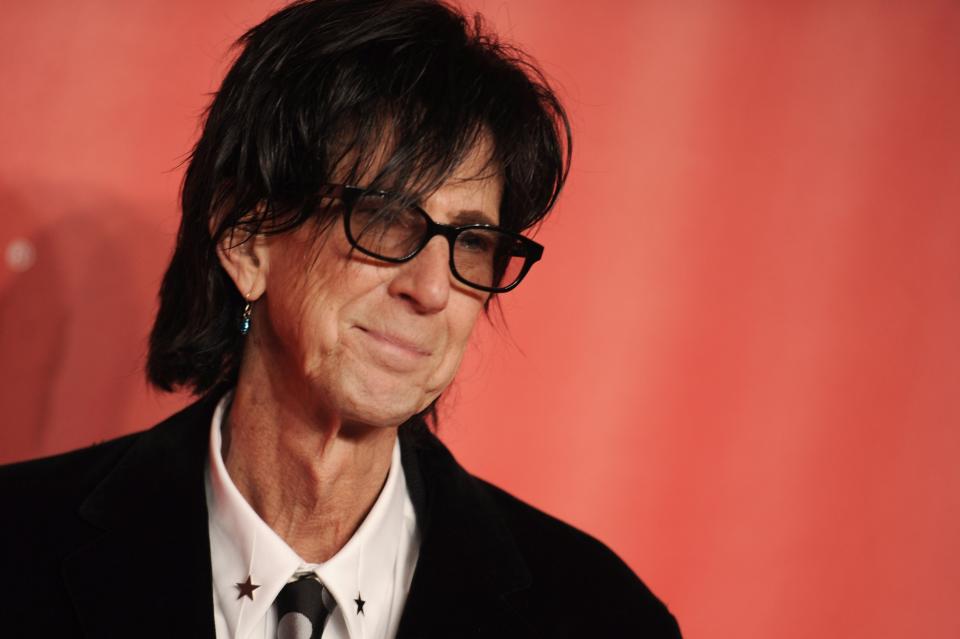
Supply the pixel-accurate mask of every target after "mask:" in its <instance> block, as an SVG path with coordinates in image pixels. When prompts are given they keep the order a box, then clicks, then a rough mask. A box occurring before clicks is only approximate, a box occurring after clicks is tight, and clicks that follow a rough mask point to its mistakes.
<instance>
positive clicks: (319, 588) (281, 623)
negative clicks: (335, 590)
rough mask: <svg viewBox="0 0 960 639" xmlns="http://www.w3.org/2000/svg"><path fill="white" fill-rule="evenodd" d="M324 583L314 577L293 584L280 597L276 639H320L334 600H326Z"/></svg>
mask: <svg viewBox="0 0 960 639" xmlns="http://www.w3.org/2000/svg"><path fill="white" fill-rule="evenodd" d="M323 591H324V588H323V584H321V583H320V582H319V581H317V578H316V576H314V575H304V576H302V577H300V578H299V579H297V580H296V581H291V582H290V583H288V584H287V585H286V586H284V587H283V590H281V591H280V594H279V595H277V599H276V602H275V603H276V606H277V639H319V638H320V636H321V635H322V634H323V625H324V623H326V620H327V615H328V614H330V610H332V609H333V606H334V602H333V598H332V597H330V596H329V594H328V595H327V596H326V602H325V601H324V592H323Z"/></svg>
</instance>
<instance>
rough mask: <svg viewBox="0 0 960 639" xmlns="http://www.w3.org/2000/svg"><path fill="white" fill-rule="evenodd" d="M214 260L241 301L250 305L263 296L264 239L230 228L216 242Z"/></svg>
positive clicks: (267, 262)
mask: <svg viewBox="0 0 960 639" xmlns="http://www.w3.org/2000/svg"><path fill="white" fill-rule="evenodd" d="M217 257H218V258H219V259H220V264H221V265H222V266H223V270H225V271H226V272H227V274H228V275H229V276H230V279H232V280H233V283H234V284H235V285H236V287H237V290H238V291H240V294H241V295H242V296H243V297H244V299H246V300H247V301H248V302H252V301H254V300H257V299H259V298H260V296H261V295H263V293H264V292H265V291H266V288H267V272H268V270H269V267H270V252H269V249H268V247H267V241H266V237H264V236H263V235H261V234H254V235H250V234H248V233H245V232H244V231H242V230H239V229H231V230H230V231H228V232H227V233H226V234H224V236H223V238H221V240H220V241H219V242H218V243H217Z"/></svg>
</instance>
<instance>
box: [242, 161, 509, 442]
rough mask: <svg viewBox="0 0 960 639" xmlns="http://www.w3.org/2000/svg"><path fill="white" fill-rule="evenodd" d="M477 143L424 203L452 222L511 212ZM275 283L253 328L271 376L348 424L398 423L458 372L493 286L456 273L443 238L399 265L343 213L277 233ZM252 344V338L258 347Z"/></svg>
mask: <svg viewBox="0 0 960 639" xmlns="http://www.w3.org/2000/svg"><path fill="white" fill-rule="evenodd" d="M485 160H486V155H485V154H484V153H483V149H479V150H477V151H475V152H474V153H473V154H471V155H470V156H469V157H468V158H467V160H466V161H465V162H464V163H463V164H462V165H461V166H460V167H459V169H458V170H457V171H456V172H455V173H454V175H453V176H452V177H451V179H449V180H448V181H447V182H446V183H445V184H444V185H443V186H442V187H441V188H440V189H439V190H437V191H436V192H435V193H433V194H432V195H431V196H430V197H429V198H428V199H427V200H425V201H424V202H422V206H423V208H424V210H426V211H427V213H428V214H429V215H430V216H431V217H432V218H433V219H434V220H435V221H436V222H440V223H445V224H467V223H472V222H478V221H482V222H488V223H491V224H497V223H499V208H500V198H501V195H502V191H503V183H502V177H501V176H500V175H499V173H498V172H497V173H493V172H492V171H490V169H489V167H487V166H485V165H486V162H485ZM267 241H268V251H269V269H268V271H267V275H266V277H267V284H266V291H265V293H264V296H263V298H262V299H261V300H260V301H259V302H258V304H257V308H256V315H255V317H254V329H255V330H254V332H252V333H251V336H250V337H252V338H254V342H255V344H256V347H257V348H258V349H260V351H261V356H263V357H264V358H265V360H266V362H267V370H268V371H269V372H270V375H271V379H274V378H275V376H282V377H281V378H276V379H282V384H283V386H284V387H286V388H287V389H288V390H290V391H292V392H295V393H298V394H299V396H300V397H309V398H311V400H313V401H315V402H316V408H317V409H318V410H323V411H330V412H331V413H332V414H334V415H339V417H340V418H341V419H342V420H343V421H344V423H347V424H352V423H356V424H370V425H374V426H396V425H398V424H399V423H401V422H403V421H404V420H406V419H407V418H408V417H410V416H411V415H413V414H414V413H417V412H419V411H420V410H422V409H424V408H426V407H427V406H428V405H429V404H430V402H432V401H433V400H434V399H435V398H436V397H437V396H438V395H439V394H440V393H441V392H442V391H443V389H444V388H446V387H447V385H448V384H449V383H450V381H451V380H452V379H453V376H454V374H455V373H456V370H457V368H458V366H459V364H460V360H461V359H462V357H463V353H464V349H465V348H466V345H467V341H468V339H469V337H470V333H471V331H472V329H473V326H474V323H475V322H476V320H477V316H478V315H479V314H480V312H481V311H482V310H483V306H484V303H485V301H486V299H487V297H488V295H487V294H486V293H482V292H480V291H477V290H474V289H471V288H469V287H466V286H465V285H463V284H461V283H460V282H458V281H456V280H455V279H454V278H453V276H452V274H451V273H450V267H449V245H448V243H447V240H446V239H444V238H442V237H434V238H432V239H431V240H430V242H429V244H427V246H426V247H424V249H423V250H422V251H421V252H420V253H419V254H418V255H417V256H416V257H415V258H414V259H412V260H410V261H409V262H405V263H402V264H389V263H385V262H382V261H379V260H376V259H374V258H369V257H366V256H364V255H362V254H361V253H359V252H358V251H351V247H350V245H349V243H348V241H347V239H346V236H345V234H344V231H343V225H342V223H341V221H340V220H336V221H335V222H334V223H333V224H332V225H331V226H330V227H329V228H328V229H327V230H326V231H324V232H323V233H322V234H321V235H320V236H319V237H317V233H316V230H315V227H314V226H312V223H310V222H308V223H307V224H303V225H301V226H300V227H299V228H297V229H296V230H294V231H292V232H290V233H285V234H281V235H276V236H271V237H269V238H268V240H267ZM249 346H250V345H249V344H248V347H249Z"/></svg>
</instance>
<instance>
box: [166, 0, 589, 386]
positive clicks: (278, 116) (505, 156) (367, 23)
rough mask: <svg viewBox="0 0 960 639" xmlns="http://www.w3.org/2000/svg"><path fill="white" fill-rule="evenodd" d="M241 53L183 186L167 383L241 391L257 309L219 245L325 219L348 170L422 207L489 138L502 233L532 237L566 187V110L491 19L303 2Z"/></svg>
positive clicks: (361, 1) (425, 3)
mask: <svg viewBox="0 0 960 639" xmlns="http://www.w3.org/2000/svg"><path fill="white" fill-rule="evenodd" d="M236 46H237V48H238V49H239V51H240V52H239V55H238V57H237V59H236V61H235V62H234V64H233V66H232V67H231V69H230V71H229V72H228V73H227V76H226V78H224V81H223V85H222V86H221V88H220V90H219V91H218V92H217V94H216V96H215V97H214V99H213V102H212V103H211V104H210V106H209V108H208V109H207V112H206V116H205V123H204V127H203V133H202V134H201V136H200V140H199V141H198V142H197V145H196V147H195V148H194V150H193V153H192V155H191V157H190V162H189V166H188V168H187V171H186V175H185V177H184V181H183V188H182V195H181V199H182V202H181V204H182V208H183V219H182V221H181V224H180V230H179V233H178V235H177V244H176V248H175V250H174V254H173V257H172V259H171V261H170V265H169V267H168V269H167V272H166V274H165V275H164V278H163V283H162V284H161V287H160V308H159V311H158V312H157V317H156V322H155V324H154V327H153V331H152V332H151V335H150V353H149V357H148V361H147V375H148V378H149V380H150V382H151V383H152V384H154V385H155V386H157V387H159V388H161V389H164V390H168V391H169V390H173V389H174V388H177V387H184V388H188V389H190V390H192V391H193V392H194V393H196V394H201V393H204V392H206V391H208V390H209V389H211V388H213V387H214V386H219V385H222V384H230V383H233V382H234V381H235V379H236V376H237V373H238V370H239V364H240V358H241V354H242V350H243V337H242V335H241V334H240V331H239V329H238V326H237V319H238V317H239V316H240V313H241V311H242V307H243V304H244V300H243V298H242V296H241V295H240V293H239V292H238V291H237V290H236V287H235V286H234V284H233V282H232V280H231V279H230V278H229V276H228V275H227V274H226V272H225V271H224V270H223V268H222V267H221V266H220V263H219V261H218V259H217V255H216V251H215V247H216V245H217V243H218V242H219V241H220V240H221V238H223V237H224V236H225V234H227V233H229V232H231V231H234V232H235V231H237V230H238V229H239V230H241V231H242V233H241V235H243V234H246V235H247V236H249V234H251V233H278V232H283V231H286V230H289V229H292V228H294V227H296V226H297V225H299V224H301V223H303V222H304V221H305V220H307V219H308V218H310V217H311V216H316V215H317V214H318V199H319V198H318V191H319V190H320V186H321V185H323V184H325V183H326V182H328V181H330V178H331V174H332V173H333V171H334V170H336V171H337V173H338V175H341V174H343V177H342V179H344V180H345V181H348V182H352V181H355V180H356V179H357V178H358V177H359V176H361V175H367V176H369V175H371V174H373V175H375V177H374V178H373V180H372V182H371V181H369V180H368V182H367V184H364V186H367V185H369V186H371V187H374V188H387V189H391V188H393V189H395V188H397V187H402V188H403V190H404V192H405V193H407V194H410V195H411V196H414V197H422V196H425V195H428V194H429V193H430V192H432V191H433V190H435V189H437V188H439V186H441V185H442V184H443V182H444V181H445V180H446V179H447V178H448V177H449V176H450V174H451V173H452V172H453V171H454V170H455V169H456V168H457V167H458V166H459V164H460V162H461V161H462V160H463V158H464V157H465V156H466V155H467V154H468V153H469V152H470V151H471V150H472V149H473V148H475V147H476V145H477V144H478V143H479V140H480V139H481V137H483V138H485V139H487V140H489V142H490V143H491V146H492V157H491V159H490V161H491V163H492V164H491V165H492V166H495V167H496V169H497V170H499V171H501V172H502V174H503V177H504V192H503V200H502V204H501V211H500V223H501V226H503V227H505V228H507V229H508V230H512V231H517V232H519V231H522V230H525V229H528V228H530V227H531V226H533V225H535V224H536V223H537V222H539V221H540V220H541V219H542V218H543V217H544V216H545V215H546V214H547V212H548V211H549V210H550V209H551V207H552V206H553V204H554V202H555V201H556V199H557V196H558V194H559V192H560V189H561V187H562V185H563V183H564V180H565V179H566V175H567V171H568V168H569V164H570V148H571V139H570V125H569V122H568V120H567V116H566V114H565V113H564V110H563V107H562V106H561V104H560V102H559V100H558V99H557V97H556V95H555V94H554V93H553V91H552V90H551V88H550V86H549V84H548V82H547V81H546V80H545V78H544V77H543V75H542V73H541V72H540V71H539V70H538V69H537V67H536V66H535V65H534V64H533V63H532V62H531V61H530V59H529V58H528V57H527V56H526V55H525V54H524V53H523V52H521V51H520V50H518V49H516V48H515V47H512V46H510V45H507V44H504V43H501V42H500V41H499V40H498V39H497V38H496V36H495V35H493V34H491V33H490V32H488V31H487V30H486V29H485V26H484V23H483V20H482V18H481V17H480V16H479V15H476V16H474V17H473V18H472V19H467V18H466V17H465V16H464V15H463V14H461V13H460V12H459V11H457V10H456V9H455V8H453V7H451V6H449V5H447V4H444V3H442V2H436V1H432V0H315V1H312V2H296V3H294V4H292V5H290V6H288V7H286V8H284V9H282V10H280V11H279V12H277V13H276V14H274V15H272V16H271V17H269V18H267V19H266V20H265V21H264V22H263V23H261V24H259V25H257V26H255V27H253V28H252V29H250V30H249V31H248V32H247V33H245V34H244V35H243V36H242V37H241V38H240V39H239V40H238V41H237V44H236ZM378 152H379V157H378V158H376V159H375V156H376V155H377V154H378ZM374 162H375V163H376V164H374ZM371 169H376V172H375V173H371ZM320 214H321V215H322V211H321V213H320ZM211 229H212V231H211Z"/></svg>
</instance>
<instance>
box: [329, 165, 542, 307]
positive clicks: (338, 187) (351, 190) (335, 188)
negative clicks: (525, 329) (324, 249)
mask: <svg viewBox="0 0 960 639" xmlns="http://www.w3.org/2000/svg"><path fill="white" fill-rule="evenodd" d="M364 195H374V196H378V197H385V198H389V197H394V196H395V194H394V193H391V192H389V191H381V190H376V189H365V188H363V187H359V186H351V185H347V184H325V185H323V186H322V187H321V191H320V197H327V198H334V199H338V200H341V201H342V202H343V203H344V210H343V230H344V233H345V234H346V236H347V241H348V242H350V246H352V247H353V248H355V249H356V250H358V251H360V252H361V253H363V254H364V255H368V256H370V257H372V258H375V259H378V260H382V261H384V262H389V263H392V264H402V263H404V262H409V261H410V260H412V259H413V258H415V257H416V256H417V255H419V254H420V251H422V250H423V249H424V248H426V246H427V244H429V243H430V240H432V239H433V238H434V237H436V236H438V235H440V236H443V237H444V238H446V240H447V244H449V246H450V251H449V255H450V259H449V266H450V273H451V274H453V277H454V278H456V280H457V281H458V282H460V283H462V284H465V285H466V286H469V287H470V288H473V289H477V290H480V291H484V292H486V293H506V292H508V291H512V290H513V289H515V288H516V287H517V286H518V285H519V284H520V282H522V281H523V278H524V277H526V276H527V273H529V272H530V269H531V268H532V267H533V265H534V264H535V263H537V262H538V261H540V258H541V257H543V245H542V244H539V243H538V242H535V241H534V240H531V239H530V238H529V237H526V236H525V235H521V234H520V233H514V232H513V231H508V230H506V229H503V228H501V227H499V226H497V225H496V224H464V225H461V226H457V225H453V224H441V223H440V222H435V221H434V219H433V218H432V217H430V214H429V213H427V212H426V211H424V210H423V207H421V206H420V205H418V204H416V203H411V204H408V205H407V206H408V207H409V208H411V209H413V210H415V211H417V212H418V213H420V215H422V216H423V218H424V219H425V220H426V222H427V228H426V231H425V233H424V234H423V238H422V239H421V241H420V245H419V246H417V247H416V248H415V249H414V250H413V251H411V252H410V253H409V254H407V255H404V256H403V257H387V256H384V255H380V254H379V253H375V252H373V251H371V250H370V249H366V248H364V247H363V246H360V243H359V242H358V241H357V239H356V238H354V237H353V233H352V232H351V230H350V215H351V214H352V213H353V209H354V207H355V206H356V203H357V200H359V199H360V198H361V197H363V196H364ZM475 229H481V230H488V231H497V232H498V233H503V234H504V235H506V236H507V237H510V238H512V239H515V240H518V241H519V242H520V245H521V246H522V247H523V248H524V251H525V254H524V255H519V256H515V257H523V258H524V262H523V266H522V267H521V268H520V272H519V273H518V274H517V276H516V278H515V279H514V280H513V282H512V283H511V284H510V285H509V286H483V285H482V284H477V283H475V282H471V281H469V280H467V279H466V278H464V277H463V276H462V275H460V273H459V272H458V271H457V267H456V264H455V263H454V259H453V252H454V250H455V249H454V247H455V244H454V243H455V241H456V239H457V237H458V236H459V235H460V234H461V233H463V232H464V231H470V230H475Z"/></svg>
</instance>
